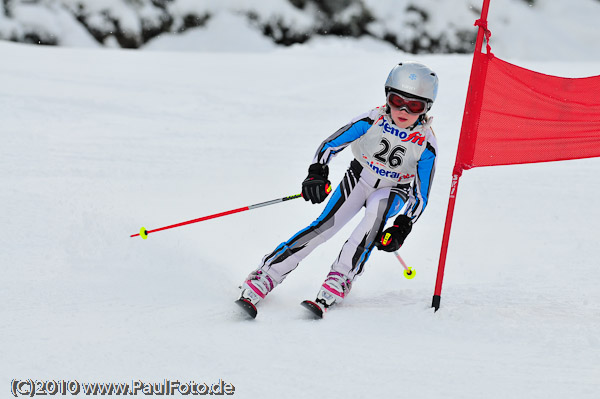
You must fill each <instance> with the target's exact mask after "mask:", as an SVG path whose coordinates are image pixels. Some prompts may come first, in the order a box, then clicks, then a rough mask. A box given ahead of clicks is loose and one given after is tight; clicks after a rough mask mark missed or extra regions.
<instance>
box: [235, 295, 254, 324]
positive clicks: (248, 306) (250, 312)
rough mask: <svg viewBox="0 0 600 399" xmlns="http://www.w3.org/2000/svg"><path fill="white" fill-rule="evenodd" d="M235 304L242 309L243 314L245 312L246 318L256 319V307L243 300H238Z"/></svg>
mask: <svg viewBox="0 0 600 399" xmlns="http://www.w3.org/2000/svg"><path fill="white" fill-rule="evenodd" d="M235 303H236V304H237V305H238V306H239V307H241V308H242V309H244V312H246V314H248V316H250V317H252V318H253V319H256V314H257V313H258V312H257V310H256V306H254V305H253V304H252V302H250V301H247V300H245V299H238V300H237V301H235Z"/></svg>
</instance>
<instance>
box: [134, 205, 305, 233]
mask: <svg viewBox="0 0 600 399" xmlns="http://www.w3.org/2000/svg"><path fill="white" fill-rule="evenodd" d="M300 197H302V194H296V195H290V196H289V197H283V198H277V199H274V200H271V201H266V202H261V203H260V204H254V205H249V206H245V207H243V208H237V209H232V210H230V211H225V212H221V213H215V214H214V215H209V216H203V217H201V218H198V219H193V220H188V221H187V222H181V223H177V224H172V225H170V226H165V227H160V228H158V229H154V230H146V228H145V227H142V228H141V229H140V232H139V233H137V234H132V235H131V236H130V237H137V236H140V237H142V238H143V239H144V240H145V239H146V238H148V234H150V233H156V232H157V231H162V230H167V229H173V228H175V227H180V226H185V225H186V224H192V223H198V222H203V221H205V220H209V219H216V218H220V217H221V216H227V215H231V214H234V213H238V212H244V211H249V210H251V209H256V208H261V207H263V206H269V205H274V204H278V203H280V202H284V201H289V200H293V199H296V198H300Z"/></svg>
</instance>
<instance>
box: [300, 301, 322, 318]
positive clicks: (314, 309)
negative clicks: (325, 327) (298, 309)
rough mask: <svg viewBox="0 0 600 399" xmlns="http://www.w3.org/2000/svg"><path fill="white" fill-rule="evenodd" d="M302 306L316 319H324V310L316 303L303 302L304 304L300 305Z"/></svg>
mask: <svg viewBox="0 0 600 399" xmlns="http://www.w3.org/2000/svg"><path fill="white" fill-rule="evenodd" d="M300 305H302V306H304V307H305V308H306V309H308V310H309V311H310V312H311V313H312V314H313V316H315V318H318V319H322V318H323V309H322V308H321V307H320V306H319V305H317V304H316V303H314V302H313V301H308V300H306V301H302V303H300Z"/></svg>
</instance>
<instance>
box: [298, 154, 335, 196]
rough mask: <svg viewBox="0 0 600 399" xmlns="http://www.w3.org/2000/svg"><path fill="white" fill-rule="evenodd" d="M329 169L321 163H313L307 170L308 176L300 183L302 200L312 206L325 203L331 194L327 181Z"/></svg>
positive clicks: (329, 183) (329, 184)
mask: <svg viewBox="0 0 600 399" xmlns="http://www.w3.org/2000/svg"><path fill="white" fill-rule="evenodd" d="M327 176H329V167H328V166H327V165H323V164H322V163H313V164H312V165H310V167H309V168H308V176H307V177H306V179H304V181H303V182H302V198H304V200H305V201H308V200H310V201H311V202H312V203H313V204H320V203H321V202H323V201H325V198H327V195H328V194H329V193H330V192H331V182H330V181H329V180H327Z"/></svg>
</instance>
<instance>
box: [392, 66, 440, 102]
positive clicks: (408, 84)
mask: <svg viewBox="0 0 600 399" xmlns="http://www.w3.org/2000/svg"><path fill="white" fill-rule="evenodd" d="M438 81H439V80H438V77H437V75H436V73H435V72H433V71H432V70H431V68H429V67H428V66H427V65H424V64H421V63H418V62H413V61H406V62H401V63H399V64H398V65H396V66H395V67H394V68H393V69H392V70H391V71H390V74H389V75H388V78H387V80H386V81H385V94H386V96H387V94H388V93H389V92H390V91H395V92H398V93H400V94H403V95H405V96H408V97H414V98H418V99H421V100H425V101H426V102H427V111H429V110H430V109H431V106H432V105H433V102H434V101H435V97H436V96H437V91H438ZM427 111H426V112H427Z"/></svg>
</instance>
